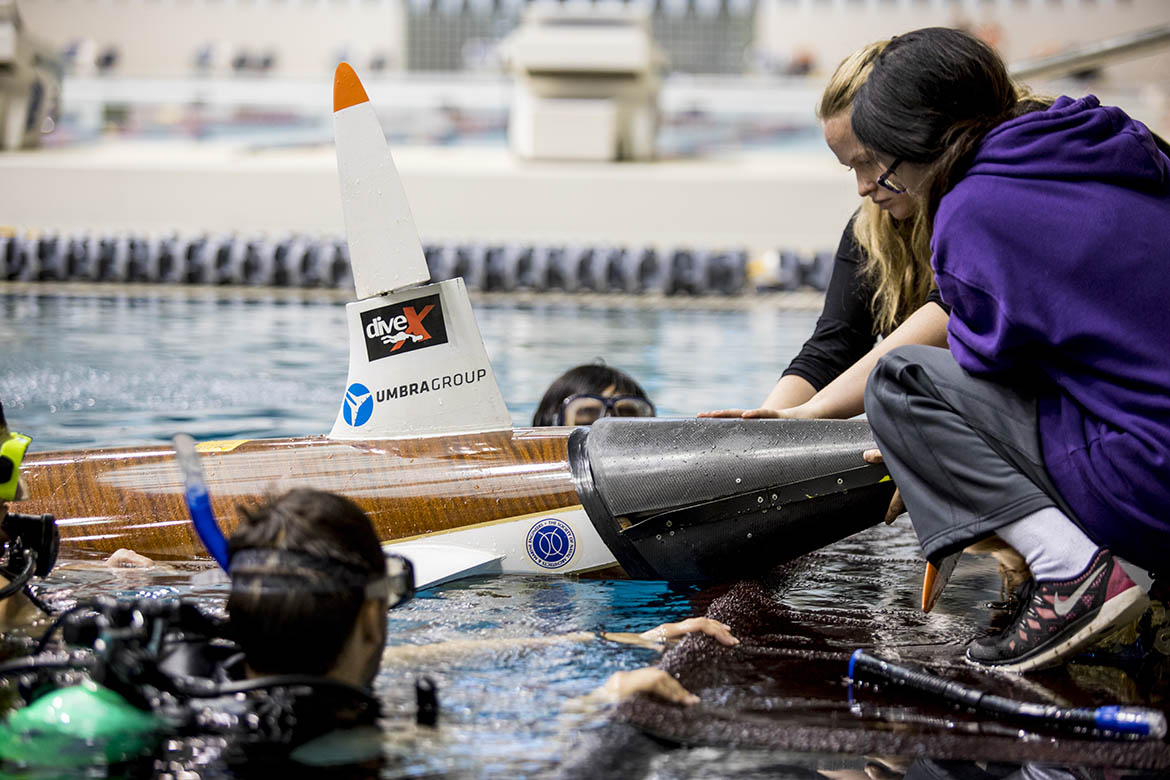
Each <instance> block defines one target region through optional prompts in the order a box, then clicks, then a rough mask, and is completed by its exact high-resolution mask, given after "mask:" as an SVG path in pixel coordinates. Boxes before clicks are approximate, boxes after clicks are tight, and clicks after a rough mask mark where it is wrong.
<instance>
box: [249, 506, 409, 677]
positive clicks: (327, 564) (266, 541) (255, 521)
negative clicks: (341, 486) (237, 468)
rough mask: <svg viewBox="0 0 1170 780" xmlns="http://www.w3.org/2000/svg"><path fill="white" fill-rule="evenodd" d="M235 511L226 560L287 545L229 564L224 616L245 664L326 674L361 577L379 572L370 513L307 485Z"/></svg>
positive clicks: (380, 557)
mask: <svg viewBox="0 0 1170 780" xmlns="http://www.w3.org/2000/svg"><path fill="white" fill-rule="evenodd" d="M239 513H240V525H239V526H238V527H237V528H236V531H235V533H233V534H232V537H231V539H230V540H229V542H228V555H229V558H230V557H232V556H235V555H236V554H237V553H240V552H242V551H244V550H253V551H257V552H258V553H264V552H271V551H287V552H272V556H271V561H267V562H266V561H263V556H262V555H259V556H258V555H255V554H249V555H248V556H245V557H247V558H249V559H250V560H249V561H248V564H247V565H243V566H240V567H237V566H235V565H232V566H231V576H232V592H231V596H230V597H229V598H228V603H227V609H228V615H229V616H230V618H231V625H232V631H233V635H234V637H235V639H236V641H237V642H238V643H239V645H240V649H242V650H243V651H244V655H245V656H246V657H247V660H248V665H249V666H250V667H251V668H252V669H253V670H254V671H255V672H257V673H260V674H315V675H323V674H325V673H326V672H328V671H329V670H330V668H331V667H332V666H333V663H334V662H335V661H336V660H337V657H338V655H340V653H341V650H342V647H343V646H344V645H345V641H346V639H347V638H348V637H349V635H350V633H351V632H352V630H353V626H354V623H355V622H356V621H357V617H358V613H359V611H360V610H361V608H362V605H363V604H364V603H365V601H366V592H365V587H364V583H367V582H370V581H373V580H376V579H378V578H380V577H383V576H385V574H386V558H385V555H384V554H383V552H382V545H381V543H380V542H379V541H378V535H377V533H376V532H375V531H374V526H373V524H372V523H371V522H370V518H369V517H367V516H366V513H365V512H363V511H362V510H361V507H359V506H358V505H357V504H355V503H353V502H352V501H350V500H349V499H347V498H344V497H342V496H338V495H335V494H333V493H326V492H324V491H320V490H310V489H307V488H298V489H295V490H290V491H289V492H287V493H285V494H284V495H281V496H278V497H276V498H274V499H271V500H270V501H268V503H266V504H264V505H263V506H261V507H260V508H259V509H257V510H256V511H254V512H249V511H247V510H244V509H240V510H239ZM256 558H260V560H259V561H257V560H256Z"/></svg>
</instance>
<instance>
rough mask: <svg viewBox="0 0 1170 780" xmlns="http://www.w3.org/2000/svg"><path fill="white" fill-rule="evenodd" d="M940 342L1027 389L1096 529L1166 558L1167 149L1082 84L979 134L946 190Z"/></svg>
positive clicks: (1099, 535)
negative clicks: (1077, 91)
mask: <svg viewBox="0 0 1170 780" xmlns="http://www.w3.org/2000/svg"><path fill="white" fill-rule="evenodd" d="M932 249H933V250H934V254H933V257H932V260H931V262H932V265H933V266H934V271H935V279H936V280H937V282H938V286H939V292H940V293H941V295H942V299H943V301H945V302H946V303H948V304H950V305H951V307H952V310H951V317H950V321H949V323H948V326H947V329H948V334H947V335H948V342H949V345H950V349H951V352H952V353H953V354H954V356H955V359H956V360H957V361H958V363H959V365H961V366H962V367H963V368H964V369H966V370H967V371H968V372H969V373H971V374H974V375H982V376H987V377H992V378H995V379H996V380H997V381H1002V382H1005V383H1006V384H1009V385H1010V386H1012V387H1014V388H1017V389H1019V390H1021V391H1023V392H1025V393H1026V394H1028V395H1034V396H1035V397H1036V399H1037V418H1038V426H1039V434H1040V442H1041V448H1042V451H1043V453H1044V463H1045V466H1046V468H1047V470H1048V472H1049V474H1050V475H1051V477H1052V480H1053V483H1054V484H1055V485H1056V487H1057V488H1058V490H1059V491H1060V493H1061V495H1062V496H1063V497H1064V499H1065V500H1066V501H1067V502H1068V504H1069V505H1070V506H1071V507H1072V508H1073V509H1074V511H1075V512H1076V513H1077V516H1078V517H1077V519H1079V520H1080V522H1081V523H1082V525H1083V526H1084V527H1085V529H1086V531H1087V532H1088V533H1089V536H1090V537H1091V538H1093V540H1094V541H1096V542H1097V543H1098V544H1103V545H1107V546H1110V547H1112V549H1113V550H1114V551H1115V552H1117V553H1118V554H1120V555H1122V556H1123V557H1129V558H1130V559H1131V560H1133V561H1134V562H1135V563H1141V564H1143V565H1147V566H1154V565H1159V566H1164V565H1166V564H1165V562H1166V561H1167V560H1170V513H1168V512H1167V509H1168V508H1170V273H1167V269H1168V268H1170V160H1168V159H1167V158H1166V155H1164V154H1162V152H1161V151H1160V150H1159V149H1158V148H1157V146H1156V144H1155V143H1154V140H1153V137H1152V136H1151V134H1150V132H1149V131H1148V130H1147V129H1146V128H1145V126H1144V125H1142V124H1141V123H1140V122H1137V121H1134V120H1133V119H1130V118H1129V117H1128V116H1126V114H1125V113H1124V112H1123V111H1121V110H1120V109H1117V108H1112V107H1110V108H1103V107H1101V105H1100V104H1099V103H1098V101H1097V99H1096V98H1095V97H1091V96H1090V97H1086V98H1083V99H1081V100H1072V99H1070V98H1067V97H1062V98H1060V99H1059V100H1057V101H1056V103H1055V104H1054V105H1053V106H1052V107H1051V108H1050V109H1049V110H1047V111H1038V112H1034V113H1030V114H1026V115H1024V116H1021V117H1017V118H1016V119H1012V120H1010V121H1008V122H1005V123H1004V124H1002V125H1000V126H999V127H997V128H995V129H994V130H993V131H991V132H990V133H988V134H987V136H986V137H985V138H984V139H983V142H982V144H981V145H980V146H979V148H978V149H977V150H976V153H975V157H974V160H973V162H972V165H971V167H970V169H969V170H968V171H967V173H966V175H965V176H964V177H963V178H962V179H961V180H959V181H958V182H957V183H956V184H955V186H954V188H953V189H952V190H951V191H950V192H949V193H947V195H946V196H945V197H943V199H942V202H941V203H940V204H939V208H938V214H937V216H936V218H935V222H934V235H933V238H932Z"/></svg>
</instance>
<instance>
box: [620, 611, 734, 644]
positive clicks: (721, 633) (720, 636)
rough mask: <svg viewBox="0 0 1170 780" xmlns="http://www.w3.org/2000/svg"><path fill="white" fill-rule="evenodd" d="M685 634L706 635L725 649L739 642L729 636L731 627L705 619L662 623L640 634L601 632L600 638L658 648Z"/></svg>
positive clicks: (696, 618)
mask: <svg viewBox="0 0 1170 780" xmlns="http://www.w3.org/2000/svg"><path fill="white" fill-rule="evenodd" d="M687 634H706V635H707V636H710V637H714V638H715V640H716V641H718V642H719V644H721V645H725V646H727V647H735V646H736V645H738V644H739V640H738V639H736V638H735V637H734V636H732V634H731V626H729V625H727V624H726V623H720V622H719V621H718V620H712V619H711V618H705V617H693V618H687V619H686V620H682V621H679V622H678V623H663V624H662V625H660V626H656V627H654V628H652V629H650V630H649V631H643V632H642V633H641V634H629V633H618V632H609V631H603V632H602V633H601V638H602V639H608V640H609V641H611V642H621V643H622V644H627V645H640V646H642V647H653V648H658V647H661V646H662V645H664V644H667V643H669V642H672V641H674V640H677V639H681V638H682V637H684V636H686V635H687Z"/></svg>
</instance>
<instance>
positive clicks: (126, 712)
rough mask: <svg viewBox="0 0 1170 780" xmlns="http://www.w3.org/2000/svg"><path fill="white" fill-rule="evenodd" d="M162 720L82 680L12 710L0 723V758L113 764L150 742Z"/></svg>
mask: <svg viewBox="0 0 1170 780" xmlns="http://www.w3.org/2000/svg"><path fill="white" fill-rule="evenodd" d="M162 728H163V722H162V721H161V720H160V719H159V718H157V717H156V716H155V715H154V714H153V713H151V712H146V711H143V710H141V709H139V708H137V707H134V706H132V705H131V704H130V703H129V702H127V701H126V700H125V699H124V698H122V697H121V696H119V695H118V694H117V693H114V692H113V691H111V690H110V689H109V688H106V687H104V686H101V685H98V684H97V683H95V682H93V681H92V680H86V681H85V682H82V683H80V684H78V685H72V686H69V687H66V688H60V689H57V690H55V691H52V692H50V693H47V694H45V695H43V696H41V697H40V698H39V699H36V700H35V701H34V702H33V703H32V704H29V705H28V706H27V707H23V708H21V709H19V710H16V711H15V712H13V713H12V715H11V716H9V718H8V720H7V721H6V722H5V723H4V724H3V725H0V760H3V761H8V762H12V763H14V764H22V765H32V766H38V767H54V768H73V767H82V766H91V765H93V764H94V763H95V759H97V761H101V762H105V763H110V764H115V763H121V762H123V761H127V760H130V759H132V758H134V757H136V756H139V755H142V754H143V753H146V752H148V751H149V750H150V749H151V748H153V746H154V744H155V740H156V737H157V736H158V734H159V733H160V732H161V730H162Z"/></svg>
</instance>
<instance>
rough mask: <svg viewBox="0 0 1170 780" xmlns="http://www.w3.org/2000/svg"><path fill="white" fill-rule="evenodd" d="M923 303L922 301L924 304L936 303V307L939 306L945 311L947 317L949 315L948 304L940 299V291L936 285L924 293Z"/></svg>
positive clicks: (949, 308)
mask: <svg viewBox="0 0 1170 780" xmlns="http://www.w3.org/2000/svg"><path fill="white" fill-rule="evenodd" d="M923 303H924V304H926V303H937V304H938V307H939V308H940V309H942V310H943V311H945V312H946V313H947V316H948V317H949V316H951V307H950V306H948V305H947V304H945V303H943V299H942V293H940V292H939V291H938V288H937V287H935V288H934V289H932V290H931V291H930V292H929V293H927V295H926V300H925V301H924V302H923Z"/></svg>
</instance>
